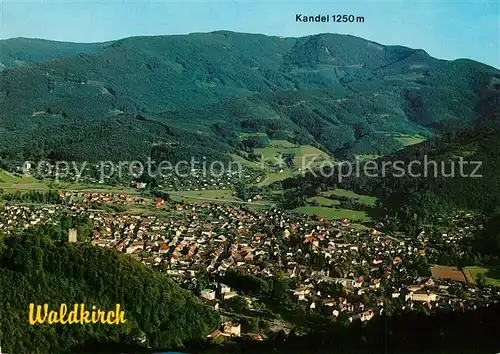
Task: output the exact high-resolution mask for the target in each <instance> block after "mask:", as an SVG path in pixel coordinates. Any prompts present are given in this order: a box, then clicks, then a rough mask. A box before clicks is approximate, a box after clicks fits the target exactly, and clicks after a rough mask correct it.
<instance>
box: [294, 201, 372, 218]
mask: <svg viewBox="0 0 500 354" xmlns="http://www.w3.org/2000/svg"><path fill="white" fill-rule="evenodd" d="M294 211H297V212H299V213H304V214H308V215H319V216H322V217H324V218H325V219H329V220H337V219H342V218H347V219H349V220H353V221H359V222H369V221H371V220H372V218H371V217H370V216H368V214H366V212H364V211H357V210H350V209H337V208H329V207H324V206H312V205H307V206H302V207H298V208H296V209H294Z"/></svg>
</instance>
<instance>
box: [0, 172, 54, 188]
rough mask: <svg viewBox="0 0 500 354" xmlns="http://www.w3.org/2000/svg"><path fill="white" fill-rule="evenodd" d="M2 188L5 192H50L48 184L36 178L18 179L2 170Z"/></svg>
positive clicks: (0, 183) (0, 175) (0, 176)
mask: <svg viewBox="0 0 500 354" xmlns="http://www.w3.org/2000/svg"><path fill="white" fill-rule="evenodd" d="M0 188H3V189H5V190H48V189H50V188H49V187H48V186H47V184H45V183H43V182H40V181H38V180H37V179H35V178H34V177H18V176H15V175H12V174H10V173H8V172H6V171H4V170H0Z"/></svg>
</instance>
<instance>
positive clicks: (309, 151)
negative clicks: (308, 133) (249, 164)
mask: <svg viewBox="0 0 500 354" xmlns="http://www.w3.org/2000/svg"><path fill="white" fill-rule="evenodd" d="M255 153H256V154H260V155H262V157H263V158H264V159H266V160H268V161H270V162H271V163H273V162H276V160H275V159H277V158H279V156H281V155H282V154H286V153H291V154H294V158H293V163H294V165H295V168H301V166H302V165H303V164H306V165H307V164H308V163H309V161H312V160H313V159H315V163H318V162H320V161H324V160H329V159H330V156H328V154H327V153H326V152H323V151H321V150H319V149H317V148H315V147H314V146H311V145H294V144H292V143H290V142H288V141H286V140H271V142H270V146H268V147H265V148H259V149H255ZM311 165H313V164H311Z"/></svg>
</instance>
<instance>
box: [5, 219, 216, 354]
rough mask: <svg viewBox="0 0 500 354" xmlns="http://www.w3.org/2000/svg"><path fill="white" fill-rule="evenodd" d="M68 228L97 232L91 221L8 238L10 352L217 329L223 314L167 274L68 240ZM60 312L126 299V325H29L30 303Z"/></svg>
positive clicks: (164, 342) (154, 340)
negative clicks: (61, 308)
mask: <svg viewBox="0 0 500 354" xmlns="http://www.w3.org/2000/svg"><path fill="white" fill-rule="evenodd" d="M68 227H78V229H79V231H80V232H79V233H80V234H81V235H85V234H88V233H89V232H90V231H91V224H89V223H88V222H87V221H86V219H85V218H80V217H77V216H63V217H61V219H60V220H59V222H58V223H57V224H56V225H49V226H41V227H37V228H33V229H30V230H29V231H24V232H22V233H17V234H15V235H12V236H1V231H0V283H1V284H2V286H1V287H0V333H1V338H2V343H1V345H2V348H4V349H7V350H8V352H9V353H28V352H29V353H33V354H34V353H51V354H55V353H65V352H69V351H71V350H72V348H75V347H78V346H82V345H84V344H85V343H89V342H98V341H101V340H106V341H107V342H116V343H125V344H134V343H142V344H143V345H150V346H166V347H173V346H177V347H178V346H182V345H183V343H185V342H187V341H192V340H198V339H202V338H204V337H205V336H206V334H207V333H209V332H210V331H212V330H213V329H214V328H217V326H218V321H219V316H218V314H216V313H215V312H214V311H212V310H211V309H210V308H208V307H205V306H204V305H203V304H202V303H201V302H200V301H199V300H198V299H196V298H195V297H194V296H193V295H191V294H190V293H189V292H187V291H185V290H182V289H181V288H180V287H179V286H178V285H176V284H175V283H174V282H173V281H172V280H170V279H169V278H168V277H167V276H166V275H164V274H162V273H159V272H158V271H155V270H152V269H151V268H147V267H146V266H144V265H142V264H140V263H138V262H136V261H134V260H133V259H132V258H131V257H129V256H128V255H122V254H118V253H116V252H113V251H110V250H108V249H103V248H100V247H95V246H91V245H90V244H68V243H66V242H65V240H67V229H68ZM30 303H35V304H42V305H43V304H45V303H47V304H49V306H50V307H51V309H54V310H57V311H58V309H59V306H60V304H63V303H64V304H67V305H68V307H69V308H70V309H71V308H72V306H73V304H75V303H84V304H85V305H86V307H87V309H89V310H90V309H91V307H92V306H93V305H95V306H97V307H98V308H101V309H103V310H105V311H108V310H113V309H114V308H115V305H116V304H121V307H122V308H123V310H124V311H125V319H126V320H127V322H126V323H125V324H120V325H115V326H112V325H107V324H90V325H89V324H87V325H80V324H73V325H64V326H63V325H49V324H44V325H34V326H31V325H29V322H28V314H29V304H30Z"/></svg>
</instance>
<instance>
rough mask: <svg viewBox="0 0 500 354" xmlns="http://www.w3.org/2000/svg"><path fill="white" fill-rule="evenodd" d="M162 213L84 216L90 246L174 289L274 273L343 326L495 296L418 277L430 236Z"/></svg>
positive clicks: (243, 216) (199, 208)
mask: <svg viewBox="0 0 500 354" xmlns="http://www.w3.org/2000/svg"><path fill="white" fill-rule="evenodd" d="M170 207H171V209H172V210H171V214H170V215H169V216H168V217H163V218H160V217H157V216H139V215H123V214H109V213H97V212H94V213H90V217H91V218H92V219H93V220H94V225H95V228H96V230H98V231H96V233H95V237H94V240H93V241H92V242H94V243H95V244H96V245H99V246H104V247H112V248H115V249H116V250H117V251H119V252H125V253H129V254H130V255H131V256H133V257H135V258H137V259H138V260H140V261H142V262H143V263H145V264H148V265H155V266H160V265H162V266H163V268H164V269H165V268H166V269H167V270H166V271H167V273H168V274H170V276H171V277H172V278H174V279H175V280H177V281H178V282H180V283H185V282H190V281H195V280H196V278H197V276H198V273H199V272H200V271H203V272H209V273H211V274H214V275H224V274H225V272H227V271H228V270H229V269H239V270H242V271H244V272H246V273H249V274H253V275H256V276H261V277H266V278H269V277H273V276H275V275H276V274H278V272H284V273H285V275H286V277H288V278H289V279H293V280H294V282H295V283H296V284H297V287H296V288H295V289H292V290H291V291H290V296H291V297H293V298H294V299H295V300H296V301H297V302H298V303H301V304H303V305H304V306H305V307H306V308H308V309H311V310H321V311H324V309H325V308H326V309H327V310H328V311H330V314H331V316H333V317H338V316H339V315H340V314H342V313H346V314H347V315H348V319H350V320H354V319H360V320H362V321H365V320H369V319H370V318H372V317H373V315H376V314H380V313H382V312H383V311H384V309H385V307H386V305H387V304H389V305H390V307H391V308H392V309H393V310H394V307H399V308H400V309H401V310H405V309H414V308H420V307H426V310H427V311H429V310H431V309H432V308H437V307H444V306H450V307H456V306H459V307H461V308H464V306H465V307H467V306H468V307H471V308H473V307H474V306H475V305H476V304H482V303H487V302H488V301H492V300H494V299H497V298H498V296H499V295H500V294H498V293H497V292H495V290H494V289H492V288H488V287H486V288H483V289H478V288H477V287H476V286H475V285H474V284H469V283H467V282H455V283H456V284H455V285H454V286H451V287H450V286H449V283H450V282H453V280H450V279H435V278H432V277H429V276H427V277H426V276H423V275H422V274H419V272H421V268H422V267H423V268H425V269H424V270H427V271H428V270H429V266H428V265H427V263H426V254H428V253H429V252H430V253H433V252H437V249H435V248H434V247H433V243H432V240H431V238H424V239H423V240H422V239H421V238H419V239H396V238H394V237H391V236H388V235H384V234H383V233H381V232H379V231H377V230H375V229H358V228H354V227H352V226H351V225H350V223H349V221H348V220H346V219H344V220H340V221H328V220H325V219H323V218H312V217H307V216H304V215H301V214H294V213H287V212H284V211H281V210H278V209H274V210H267V211H260V212H257V211H249V210H243V209H240V208H237V207H231V206H225V205H217V204H210V203H193V204H183V205H180V204H177V205H175V206H174V205H172V206H170ZM460 229H461V227H459V228H458V229H457V230H455V231H450V234H454V232H459V233H460V232H461V231H460ZM439 242H442V239H440V241H439ZM422 264H424V266H422ZM322 283H323V285H322ZM324 284H329V285H331V284H334V285H340V287H341V288H342V293H341V294H340V295H339V294H328V293H325V292H324V291H321V289H322V288H324ZM422 284H424V285H422ZM464 293H465V294H466V295H467V294H468V295H467V296H466V295H464ZM209 294H212V295H213V294H214V293H212V292H210V291H208V293H207V294H206V296H212V295H209ZM234 295H235V293H234V294H233V293H232V292H227V293H225V292H223V293H222V295H221V296H223V297H222V299H225V298H229V297H230V296H234Z"/></svg>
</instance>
